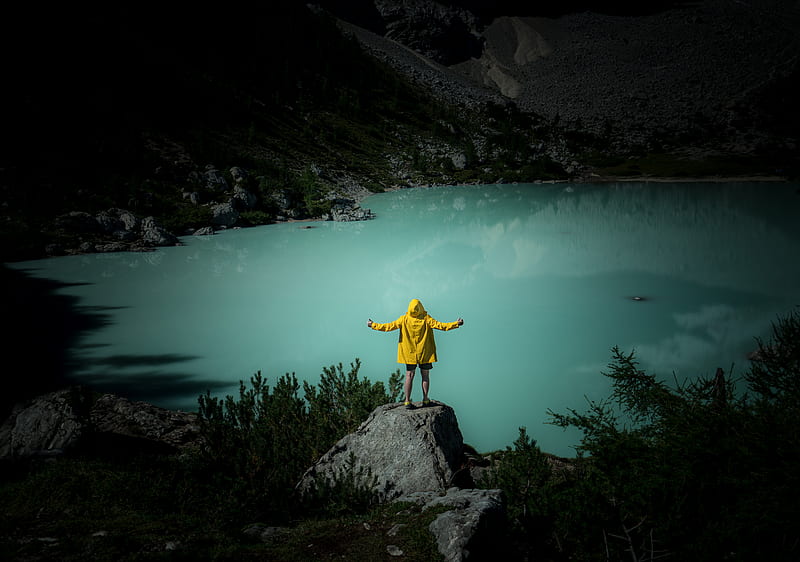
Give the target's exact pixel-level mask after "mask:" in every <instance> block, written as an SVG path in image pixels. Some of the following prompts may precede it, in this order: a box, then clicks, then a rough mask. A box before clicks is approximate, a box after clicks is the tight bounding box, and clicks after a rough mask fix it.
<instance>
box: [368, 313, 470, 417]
mask: <svg viewBox="0 0 800 562" xmlns="http://www.w3.org/2000/svg"><path fill="white" fill-rule="evenodd" d="M463 324H464V319H463V318H459V319H458V320H456V321H455V322H439V321H438V320H435V319H434V318H433V317H431V316H430V315H429V314H428V313H427V311H426V310H425V308H424V307H423V306H422V303H421V302H420V301H419V299H411V302H410V303H408V312H406V313H405V314H403V315H402V316H401V317H400V318H398V319H397V320H395V321H394V322H389V323H387V324H381V323H379V322H373V321H372V319H371V318H370V319H369V320H367V326H368V327H370V328H372V329H373V330H378V331H379V332H391V331H392V330H400V339H399V341H398V343H397V362H398V363H404V364H405V366H406V381H405V384H404V385H403V390H404V392H405V406H406V407H407V408H413V407H414V406H413V405H412V404H411V388H412V386H413V383H414V375H415V374H416V370H417V365H419V370H420V372H421V373H422V405H423V406H427V405H428V404H430V400H429V399H428V391H429V390H430V385H431V382H430V370H431V369H433V363H435V362H436V361H437V358H436V340H435V339H434V337H433V330H444V331H447V330H454V329H456V328H458V327H459V326H462V325H463Z"/></svg>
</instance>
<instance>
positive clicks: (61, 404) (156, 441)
mask: <svg viewBox="0 0 800 562" xmlns="http://www.w3.org/2000/svg"><path fill="white" fill-rule="evenodd" d="M200 440H201V437H200V426H199V422H198V420H197V414H193V413H189V412H180V411H173V410H167V409H165V408H160V407H158V406H153V405H152V404H148V403H146V402H133V401H130V400H128V399H126V398H122V397H120V396H116V395H113V394H103V395H101V396H99V397H98V396H96V395H93V394H92V393H91V391H89V390H87V389H85V388H83V387H80V386H73V387H69V388H66V389H62V390H57V391H55V392H50V393H48V394H44V395H42V396H38V397H36V398H34V399H32V400H29V401H27V402H25V403H22V404H18V405H17V406H15V407H14V409H13V411H12V412H11V415H9V416H8V418H6V420H5V421H4V422H3V423H2V424H0V459H22V458H29V457H36V456H59V455H62V454H64V453H67V452H70V451H73V450H76V449H87V448H94V449H98V448H99V449H100V451H101V452H103V451H105V452H114V451H115V450H116V451H127V452H129V453H130V452H134V451H137V450H139V451H144V450H147V451H153V452H165V453H169V452H177V451H181V450H184V449H186V448H191V447H197V446H199V444H200Z"/></svg>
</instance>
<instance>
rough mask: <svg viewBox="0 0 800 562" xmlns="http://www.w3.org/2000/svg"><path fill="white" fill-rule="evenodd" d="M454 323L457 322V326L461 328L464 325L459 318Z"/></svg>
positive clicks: (462, 320)
mask: <svg viewBox="0 0 800 562" xmlns="http://www.w3.org/2000/svg"><path fill="white" fill-rule="evenodd" d="M456 322H458V325H459V326H463V325H464V319H463V318H459V319H458V320H456Z"/></svg>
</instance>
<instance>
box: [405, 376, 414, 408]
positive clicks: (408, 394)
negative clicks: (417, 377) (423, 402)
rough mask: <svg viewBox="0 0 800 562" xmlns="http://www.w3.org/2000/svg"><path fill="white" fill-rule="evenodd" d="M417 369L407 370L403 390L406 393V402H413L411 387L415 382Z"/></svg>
mask: <svg viewBox="0 0 800 562" xmlns="http://www.w3.org/2000/svg"><path fill="white" fill-rule="evenodd" d="M415 373H416V371H406V383H405V384H404V385H403V390H404V391H405V393H406V402H411V387H412V385H413V384H414V374H415Z"/></svg>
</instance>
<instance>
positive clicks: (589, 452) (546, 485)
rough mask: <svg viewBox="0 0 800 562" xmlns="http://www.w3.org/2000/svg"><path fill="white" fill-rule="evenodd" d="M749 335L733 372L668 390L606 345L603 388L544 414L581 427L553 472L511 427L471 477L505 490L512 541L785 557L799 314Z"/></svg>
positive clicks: (718, 556)
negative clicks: (761, 334)
mask: <svg viewBox="0 0 800 562" xmlns="http://www.w3.org/2000/svg"><path fill="white" fill-rule="evenodd" d="M758 344H759V349H758V354H757V358H756V359H755V360H754V361H753V363H752V366H751V367H750V369H749V370H748V371H747V372H746V373H744V375H743V376H742V378H741V379H734V378H732V377H731V374H730V373H728V374H727V375H725V374H723V373H722V372H721V371H720V372H718V373H717V375H715V377H713V378H700V379H698V380H696V381H695V382H692V383H681V382H680V381H675V382H674V384H672V385H669V384H667V383H665V382H664V381H662V380H660V379H659V378H657V377H656V376H655V375H652V374H647V373H645V372H643V371H641V370H640V369H639V368H638V366H637V362H636V360H635V357H634V353H633V352H629V353H625V352H623V351H622V350H620V349H618V348H616V347H615V348H614V349H613V351H612V361H611V363H610V364H609V368H608V371H607V372H606V373H604V374H605V376H607V377H609V378H610V379H611V382H612V388H613V390H612V393H611V396H610V397H609V398H608V399H606V400H603V401H600V402H590V403H589V405H588V406H589V407H588V410H587V411H586V412H578V411H570V412H568V413H555V412H550V414H551V423H553V424H555V425H558V426H562V427H570V426H571V427H576V428H578V429H580V430H581V431H582V432H583V435H584V436H583V438H582V440H581V443H580V445H579V447H578V448H577V451H578V457H577V458H576V459H574V461H573V462H571V463H570V464H568V465H561V466H560V467H558V468H557V469H556V470H555V471H554V470H553V469H552V465H551V463H549V462H548V460H547V457H546V456H545V455H544V454H543V453H542V451H540V450H539V449H538V447H537V446H536V442H535V440H532V439H531V438H530V437H529V436H528V435H527V432H526V431H525V429H524V428H520V436H519V438H518V440H517V441H516V442H515V443H514V446H513V448H512V447H508V448H507V450H506V451H505V453H504V454H503V456H502V460H501V461H500V464H499V467H500V468H499V470H498V471H497V472H496V473H495V474H493V475H492V476H491V477H489V478H487V479H486V480H485V482H484V483H483V485H484V486H487V487H501V488H503V489H504V490H506V493H507V494H508V498H509V511H510V516H511V519H512V524H513V531H512V535H513V536H514V537H515V542H516V543H517V544H519V545H522V546H521V549H522V550H525V551H528V552H535V553H537V559H550V560H568V559H569V560H648V561H650V560H661V559H665V560H686V561H691V560H698V561H701V560H796V559H797V557H798V553H799V552H800V543H799V542H798V540H797V534H796V529H797V524H798V513H797V508H796V502H797V500H798V498H799V497H800V496H799V495H798V494H800V479H799V478H798V475H800V465H799V463H800V434H798V431H797V424H796V419H797V416H798V413H799V412H798V399H800V393H799V392H798V391H800V384H799V383H800V314H798V313H797V311H793V312H792V313H790V314H789V315H788V316H785V317H783V318H779V319H778V321H777V322H776V324H775V325H774V327H773V337H772V339H771V340H770V341H767V342H762V341H758ZM544 545H547V548H546V549H544V550H542V546H544ZM539 557H541V558H539Z"/></svg>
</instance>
